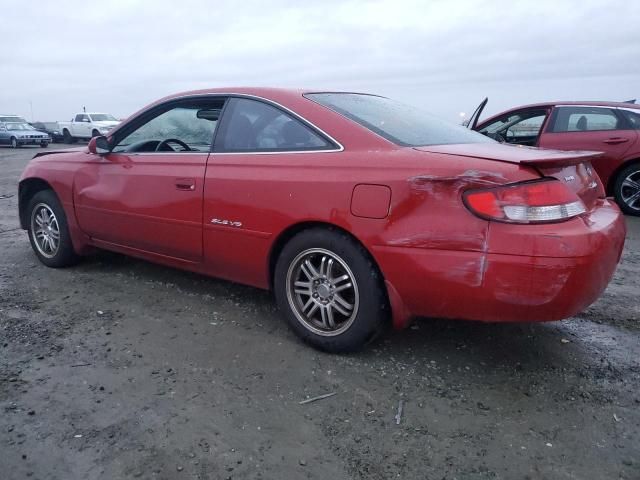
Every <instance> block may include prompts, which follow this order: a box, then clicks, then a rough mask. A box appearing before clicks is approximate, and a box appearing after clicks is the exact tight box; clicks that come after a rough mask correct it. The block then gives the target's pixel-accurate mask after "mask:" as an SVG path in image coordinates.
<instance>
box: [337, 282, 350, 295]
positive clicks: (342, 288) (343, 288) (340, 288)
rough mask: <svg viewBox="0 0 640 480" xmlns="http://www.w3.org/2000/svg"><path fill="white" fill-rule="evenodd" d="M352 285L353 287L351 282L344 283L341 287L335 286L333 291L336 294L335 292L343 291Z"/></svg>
mask: <svg viewBox="0 0 640 480" xmlns="http://www.w3.org/2000/svg"><path fill="white" fill-rule="evenodd" d="M351 287H352V285H351V282H347V283H343V284H342V285H340V286H339V287H335V288H334V289H333V293H334V294H335V293H338V292H341V291H343V290H346V289H347V288H351Z"/></svg>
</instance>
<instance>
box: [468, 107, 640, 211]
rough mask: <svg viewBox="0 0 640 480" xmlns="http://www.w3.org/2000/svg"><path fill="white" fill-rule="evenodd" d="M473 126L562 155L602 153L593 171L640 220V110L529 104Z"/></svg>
mask: <svg viewBox="0 0 640 480" xmlns="http://www.w3.org/2000/svg"><path fill="white" fill-rule="evenodd" d="M486 104H487V99H485V100H484V101H483V102H482V103H481V104H480V107H478V109H477V110H476V112H475V113H474V116H473V117H472V118H471V127H472V128H474V130H477V131H478V132H480V133H482V134H484V135H487V136H489V137H491V138H494V139H495V140H498V141H501V142H505V143H511V144H516V145H527V146H532V147H542V148H555V149H559V150H592V151H598V152H602V155H601V156H600V157H599V158H595V159H594V160H593V168H594V169H595V171H596V173H597V174H598V175H599V176H600V178H601V179H602V182H603V183H604V186H605V192H606V193H607V194H608V195H613V197H614V198H615V199H616V202H617V203H618V205H619V206H620V208H621V209H622V210H623V211H624V212H626V213H628V214H630V215H640V135H639V134H640V105H635V104H633V103H616V102H550V103H538V104H535V105H525V106H522V107H517V108H513V109H511V110H508V111H506V112H502V113H499V114H498V115H494V116H492V117H490V118H487V119H486V120H483V121H482V122H480V123H477V124H476V122H477V120H478V118H479V116H480V113H481V112H482V109H483V108H484V106H485V105H486Z"/></svg>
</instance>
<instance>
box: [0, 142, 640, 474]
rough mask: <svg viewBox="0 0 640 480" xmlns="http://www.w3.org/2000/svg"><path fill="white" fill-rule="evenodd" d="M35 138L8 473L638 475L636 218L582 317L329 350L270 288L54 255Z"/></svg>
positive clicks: (1, 236) (6, 401) (0, 187)
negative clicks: (39, 224)
mask: <svg viewBox="0 0 640 480" xmlns="http://www.w3.org/2000/svg"><path fill="white" fill-rule="evenodd" d="M52 147H55V146H53V145H52V146H51V147H49V148H52ZM37 151H39V148H23V149H19V150H11V149H8V148H0V477H1V478H3V479H14V478H15V479H22V478H34V479H36V478H37V479H64V480H67V479H94V478H101V479H120V478H167V479H174V478H178V479H179V478H211V479H224V478H233V479H243V478H263V479H297V478H310V479H331V480H338V479H343V478H354V479H389V478H403V479H414V478H415V479H438V480H439V479H618V478H621V479H622V478H624V479H639V478H640V388H639V387H640V357H639V353H640V343H639V340H640V300H639V297H640V295H639V294H640V281H639V278H640V277H639V275H638V273H639V272H640V249H639V247H640V219H636V218H627V224H628V228H629V233H628V238H627V246H626V250H625V254H624V259H623V261H622V263H621V265H620V266H619V268H618V271H617V274H616V276H615V279H614V280H613V282H612V284H611V285H610V286H609V288H608V290H607V292H606V293H605V295H604V296H603V298H601V299H600V300H599V301H598V302H597V303H596V304H595V305H593V306H592V307H590V308H589V309H588V310H587V311H586V312H584V313H583V314H581V315H580V316H578V317H576V318H572V319H569V320H565V321H563V322H556V323H549V324H508V325H490V324H488V325H485V324H479V323H468V322H454V321H442V320H428V319H424V320H420V321H418V322H416V323H415V324H414V325H413V326H412V327H411V328H410V329H408V330H406V331H404V332H395V333H390V334H388V335H386V336H385V337H384V338H383V339H382V340H380V341H378V342H377V343H375V344H373V345H371V346H370V347H369V348H368V349H366V350H365V351H364V352H361V353H359V354H356V355H348V356H332V355H326V354H322V353H319V352H316V351H314V350H312V349H311V348H309V347H307V346H304V345H302V344H301V343H300V342H299V341H298V340H297V339H296V338H295V337H294V336H293V334H292V333H290V332H289V331H288V329H287V328H286V326H285V324H284V322H283V321H282V320H281V319H280V318H279V316H278V314H277V312H276V310H275V306H274V302H273V300H272V298H271V296H270V294H269V293H267V292H263V291H260V290H256V289H253V288H249V287H243V286H239V285H234V284H230V283H226V282H223V281H219V280H216V279H210V278H205V277H202V276H198V275H195V274H190V273H184V272H180V271H177V270H172V269H169V268H165V267H160V266H156V265H152V264H149V263H146V262H142V261H138V260H132V259H130V258H126V257H123V256H120V255H115V254H110V253H103V254H99V255H96V256H94V257H91V258H87V259H86V260H85V261H84V262H83V263H81V264H80V265H78V266H76V267H74V268H71V269H66V270H53V269H48V268H46V267H44V266H43V265H41V264H40V263H39V262H38V261H37V260H36V257H35V256H34V255H33V254H32V252H31V248H30V246H29V242H28V240H27V236H26V233H25V232H23V231H22V230H20V229H19V226H18V219H17V203H18V200H17V187H16V184H17V179H18V177H19V175H20V173H21V171H22V169H23V167H24V166H25V164H26V163H27V162H28V160H29V159H30V158H31V157H32V155H33V154H34V153H36V152H37ZM331 392H336V395H334V396H332V397H330V398H325V399H323V400H319V401H317V402H313V403H307V404H304V405H300V404H299V402H300V401H301V400H304V399H305V398H307V397H314V396H317V395H321V394H326V393H331ZM400 402H402V403H403V409H402V415H401V419H400V423H399V424H397V423H396V419H395V415H396V414H397V411H398V405H399V403H400Z"/></svg>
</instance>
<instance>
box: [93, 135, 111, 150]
mask: <svg viewBox="0 0 640 480" xmlns="http://www.w3.org/2000/svg"><path fill="white" fill-rule="evenodd" d="M88 148H89V153H96V154H98V155H106V154H107V153H109V152H110V151H111V146H110V145H109V140H107V137H104V136H102V135H100V136H99V137H93V138H92V139H91V140H89V145H88Z"/></svg>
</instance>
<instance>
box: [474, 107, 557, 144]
mask: <svg viewBox="0 0 640 480" xmlns="http://www.w3.org/2000/svg"><path fill="white" fill-rule="evenodd" d="M546 118H547V112H546V111H545V110H525V111H523V112H515V113H510V114H508V115H505V116H503V117H500V118H498V119H497V120H495V121H493V122H491V123H489V124H488V125H486V126H484V127H483V128H482V129H481V130H480V133H482V134H483V135H486V136H488V137H490V138H493V139H494V140H498V141H499V142H507V143H516V144H518V145H529V146H533V145H535V144H536V143H537V141H538V136H539V134H540V129H541V128H542V125H543V124H544V121H545V119H546Z"/></svg>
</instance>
